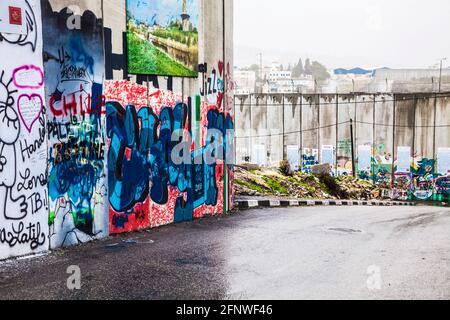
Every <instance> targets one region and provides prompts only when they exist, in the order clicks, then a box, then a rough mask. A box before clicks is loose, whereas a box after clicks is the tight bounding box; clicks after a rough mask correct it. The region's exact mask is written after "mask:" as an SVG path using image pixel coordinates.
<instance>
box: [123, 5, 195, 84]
mask: <svg viewBox="0 0 450 320" xmlns="http://www.w3.org/2000/svg"><path fill="white" fill-rule="evenodd" d="M198 12H199V5H198V0H148V1H141V0H128V1H127V42H128V69H129V72H130V73H132V74H147V75H149V74H151V75H164V76H177V77H196V76H197V74H198V73H197V71H196V70H197V68H198V40H199V38H198V26H199V13H198Z"/></svg>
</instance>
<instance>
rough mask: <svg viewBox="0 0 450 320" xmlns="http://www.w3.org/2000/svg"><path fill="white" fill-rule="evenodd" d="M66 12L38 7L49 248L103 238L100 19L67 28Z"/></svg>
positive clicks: (85, 19)
mask: <svg viewBox="0 0 450 320" xmlns="http://www.w3.org/2000/svg"><path fill="white" fill-rule="evenodd" d="M72 13H73V12H72V11H71V10H70V9H69V8H65V9H63V10H61V11H60V12H53V11H52V8H51V6H50V5H48V4H47V5H46V6H45V7H44V8H43V16H44V17H45V19H46V21H47V23H46V25H44V28H43V33H44V40H45V41H44V66H45V88H46V96H47V106H48V108H47V109H48V119H47V127H48V141H49V153H48V166H49V179H48V193H49V199H50V210H49V218H48V223H49V226H50V240H51V243H50V245H51V247H52V248H56V247H60V246H69V245H73V244H79V243H83V242H86V241H90V240H92V239H94V238H98V237H102V236H106V235H107V234H108V227H107V217H106V216H105V215H103V212H104V211H103V205H104V203H103V201H98V199H97V198H98V195H99V194H101V193H102V191H101V190H102V188H104V186H105V179H106V174H105V168H104V167H105V166H104V164H105V161H104V159H105V149H106V141H105V140H106V139H105V127H104V120H105V119H104V115H105V103H104V96H103V78H104V70H103V69H104V62H103V46H102V42H103V37H102V34H103V33H102V27H101V19H98V18H97V17H96V16H95V15H94V14H93V13H92V12H90V11H86V12H85V13H84V14H83V16H82V17H81V19H80V28H76V29H67V27H66V21H67V18H68V17H69V16H71V15H72ZM103 193H106V192H103Z"/></svg>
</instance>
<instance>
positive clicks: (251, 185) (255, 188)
mask: <svg viewBox="0 0 450 320" xmlns="http://www.w3.org/2000/svg"><path fill="white" fill-rule="evenodd" d="M234 183H235V184H237V185H239V186H241V187H245V188H247V189H250V190H253V191H256V192H258V193H261V194H264V193H266V192H267V190H264V188H262V187H261V186H259V185H257V184H255V183H252V182H250V181H242V180H239V179H234Z"/></svg>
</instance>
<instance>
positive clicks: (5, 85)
mask: <svg viewBox="0 0 450 320" xmlns="http://www.w3.org/2000/svg"><path fill="white" fill-rule="evenodd" d="M30 3H31V2H29V1H23V5H22V6H23V12H24V16H23V20H22V23H23V25H21V26H19V27H23V28H22V30H21V32H17V33H14V32H11V33H0V52H2V66H1V70H0V259H3V258H8V257H11V256H18V255H25V254H30V253H33V252H40V251H43V250H47V249H48V246H47V239H48V238H47V236H48V228H47V223H46V222H47V209H48V194H47V170H46V162H47V160H46V158H47V150H46V128H45V98H44V97H45V95H44V86H43V85H44V81H43V67H42V51H41V50H40V49H39V48H38V46H37V44H38V40H39V37H40V32H38V31H39V30H40V28H41V17H40V3H39V2H36V3H33V6H31V5H30ZM18 22H19V21H18Z"/></svg>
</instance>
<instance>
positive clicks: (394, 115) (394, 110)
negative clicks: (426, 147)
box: [391, 94, 397, 188]
mask: <svg viewBox="0 0 450 320" xmlns="http://www.w3.org/2000/svg"><path fill="white" fill-rule="evenodd" d="M396 98H397V97H396V95H395V94H394V95H393V100H394V102H393V104H394V106H393V126H392V177H391V187H392V188H394V184H395V156H396V154H395V128H396V118H395V117H396V116H397V115H396V106H397V99H396Z"/></svg>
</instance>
